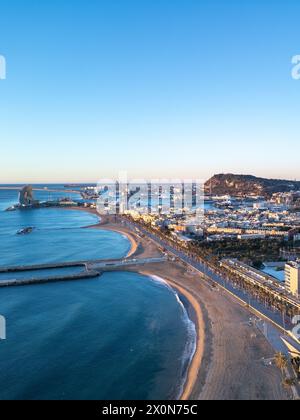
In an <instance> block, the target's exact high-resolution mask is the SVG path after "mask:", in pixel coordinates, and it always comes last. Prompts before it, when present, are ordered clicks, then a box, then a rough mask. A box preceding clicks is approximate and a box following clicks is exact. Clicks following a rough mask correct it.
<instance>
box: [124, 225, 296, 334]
mask: <svg viewBox="0 0 300 420" xmlns="http://www.w3.org/2000/svg"><path fill="white" fill-rule="evenodd" d="M123 223H124V224H126V225H127V226H128V227H129V228H130V229H132V230H133V231H136V230H138V231H139V232H141V233H142V234H143V235H145V236H148V237H149V238H150V239H152V240H153V241H155V242H156V243H157V244H159V245H160V246H161V247H163V248H165V249H166V250H167V251H168V252H169V253H171V254H173V255H174V256H175V257H177V258H179V259H180V260H181V261H183V262H184V263H186V264H188V265H190V266H191V267H192V268H194V269H195V270H197V271H199V272H200V273H201V274H202V275H204V276H206V277H208V278H210V279H211V280H213V281H214V282H215V283H216V284H218V285H219V286H221V287H222V288H223V289H225V290H226V291H227V292H229V293H230V294H231V295H233V296H235V297H236V298H237V299H239V301H241V302H242V303H244V305H245V306H248V307H249V309H252V310H255V311H256V312H259V313H260V314H261V315H262V316H264V317H265V318H267V319H268V320H270V321H271V322H272V323H274V324H275V325H276V326H277V327H279V328H280V329H281V330H282V332H283V333H284V332H285V331H286V330H291V329H292V328H293V326H292V324H291V323H290V322H289V320H287V319H286V317H285V316H284V315H282V314H279V313H278V311H275V310H272V309H270V308H267V307H265V306H264V305H263V304H262V303H260V302H259V301H257V300H255V299H254V298H253V297H252V296H251V295H250V294H249V293H247V292H245V291H244V290H242V289H239V288H237V287H235V286H233V285H232V284H231V283H230V282H228V281H227V280H226V279H225V278H223V277H221V276H219V275H218V274H216V273H215V272H214V271H212V270H211V269H210V268H209V267H208V266H207V265H206V264H204V263H201V262H199V261H195V260H194V259H193V258H192V257H190V256H189V255H187V254H186V253H185V252H183V251H181V250H179V249H177V248H175V247H174V246H172V245H171V244H170V243H169V242H167V241H164V240H163V239H161V238H160V237H158V236H157V235H155V234H154V233H152V232H149V231H148V230H147V229H145V228H143V227H142V226H140V225H136V224H134V223H132V222H130V221H128V220H127V219H126V220H124V219H123Z"/></svg>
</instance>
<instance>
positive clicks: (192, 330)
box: [150, 275, 197, 398]
mask: <svg viewBox="0 0 300 420" xmlns="http://www.w3.org/2000/svg"><path fill="white" fill-rule="evenodd" d="M150 277H151V279H152V280H153V281H154V282H156V283H158V284H160V285H162V286H164V287H167V288H168V289H169V290H170V291H172V293H173V294H174V295H175V298H176V300H177V302H178V304H179V305H180V307H181V309H182V318H183V321H184V323H185V325H186V327H187V332H188V339H187V342H186V345H185V349H184V352H183V356H182V381H181V383H180V387H179V390H178V395H177V398H180V396H181V395H182V393H183V390H184V385H185V383H186V381H187V376H188V369H189V366H190V364H191V362H192V360H193V358H194V356H195V353H196V349H197V330H196V325H195V323H194V322H193V321H192V320H191V319H190V317H189V315H188V311H187V309H186V307H185V306H184V304H183V302H182V301H181V299H180V297H179V295H178V293H177V291H176V290H175V289H173V288H172V287H171V286H170V285H169V283H168V282H167V281H166V280H164V279H163V278H161V277H159V276H155V275H152V276H150Z"/></svg>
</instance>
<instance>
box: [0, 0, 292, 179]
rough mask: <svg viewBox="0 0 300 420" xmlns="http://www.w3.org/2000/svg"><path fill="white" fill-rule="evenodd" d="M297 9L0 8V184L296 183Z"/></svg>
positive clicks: (132, 2) (266, 2)
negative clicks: (120, 179) (135, 180)
mask: <svg viewBox="0 0 300 420" xmlns="http://www.w3.org/2000/svg"><path fill="white" fill-rule="evenodd" d="M299 16H300V2H299V0H285V1H284V0H280V1H276V0H251V1H250V0H248V1H246V0H245V1H241V0H226V1H224V0H51V1H40V0H1V8H0V55H3V56H5V57H6V60H7V80H5V81H0V139H1V169H0V182H1V183H3V182H50V181H52V182H58V181H62V182H69V181H70V182H71V181H72V182H79V181H83V182H86V181H96V180H97V179H99V178H103V177H113V176H116V175H117V173H118V171H119V170H127V171H128V172H129V175H130V176H139V177H142V176H144V177H151V176H152V177H153V176H156V177H162V176H169V177H170V176H172V177H174V176H177V177H191V176H193V177H198V178H201V177H202V178H206V177H209V176H211V175H213V174H214V173H219V172H236V173H251V174H255V175H262V176H270V177H289V178H299V179H300V173H299V156H300V138H299V137H300V134H299V120H300V81H296V80H293V79H292V77H291V68H292V64H291V59H292V56H294V55H296V54H300V32H299Z"/></svg>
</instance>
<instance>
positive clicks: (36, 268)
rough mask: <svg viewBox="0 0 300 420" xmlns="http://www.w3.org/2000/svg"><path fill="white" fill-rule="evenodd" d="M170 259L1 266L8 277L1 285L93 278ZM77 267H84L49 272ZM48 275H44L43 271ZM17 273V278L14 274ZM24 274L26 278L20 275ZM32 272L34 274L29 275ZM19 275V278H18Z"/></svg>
mask: <svg viewBox="0 0 300 420" xmlns="http://www.w3.org/2000/svg"><path fill="white" fill-rule="evenodd" d="M167 260H168V258H167V257H160V258H131V259H130V258H124V259H115V260H91V261H75V262H70V263H57V264H40V265H31V266H15V267H1V268H0V275H2V277H3V275H4V277H5V274H7V276H8V277H10V278H7V279H5V278H4V279H3V280H0V287H11V286H25V285H33V284H43V283H51V282H60V281H75V280H83V279H92V278H96V277H99V276H100V275H101V274H102V273H104V272H107V271H124V270H129V271H136V270H137V269H138V268H139V267H143V266H145V265H148V264H157V263H164V262H166V261H167ZM67 268H69V269H70V270H71V269H76V268H82V271H80V272H76V273H69V274H59V273H57V272H56V273H55V274H54V275H51V274H49V273H48V272H49V271H51V270H56V271H57V270H60V269H61V270H63V269H67ZM43 272H44V273H46V275H44V276H43V275H42V273H43ZM14 273H15V275H16V278H14V277H13V275H14ZM22 273H23V274H24V278H23V277H22V276H20V275H22ZM28 273H32V276H28ZM17 276H18V277H19V278H17Z"/></svg>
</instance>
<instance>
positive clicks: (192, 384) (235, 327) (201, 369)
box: [82, 209, 289, 400]
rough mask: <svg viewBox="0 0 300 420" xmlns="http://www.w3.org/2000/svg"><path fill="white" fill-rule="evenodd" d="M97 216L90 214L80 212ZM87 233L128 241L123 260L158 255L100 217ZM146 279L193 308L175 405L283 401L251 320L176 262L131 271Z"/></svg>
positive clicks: (268, 353)
mask: <svg viewBox="0 0 300 420" xmlns="http://www.w3.org/2000/svg"><path fill="white" fill-rule="evenodd" d="M82 210H84V211H89V212H90V213H93V214H96V215H98V214H97V212H96V210H86V209H82ZM90 228H97V229H106V230H112V231H116V232H119V233H122V234H124V235H126V236H127V237H128V239H129V240H130V242H131V251H130V252H129V256H135V257H141V258H148V257H157V256H161V255H162V253H161V249H160V248H159V247H158V246H157V244H156V243H155V242H154V241H152V240H150V239H149V238H147V237H140V236H138V235H137V234H136V232H133V231H131V230H130V229H129V228H127V227H126V226H124V225H123V224H121V223H116V221H115V218H114V217H111V216H109V217H106V216H105V217H102V218H101V221H100V222H99V223H98V224H96V225H95V226H91V227H90ZM130 271H136V272H140V273H141V274H144V275H147V276H153V275H155V276H158V277H160V278H162V279H164V280H165V281H166V282H167V283H168V284H169V285H170V286H171V287H172V288H174V289H175V290H176V291H178V293H180V294H181V295H183V296H184V297H185V298H186V299H187V300H188V302H189V303H190V305H191V306H192V308H193V314H194V317H193V318H194V319H193V321H194V322H195V325H196V327H197V349H196V352H195V355H194V357H193V360H192V362H191V364H190V366H189V370H188V375H187V380H186V383H185V386H184V390H183V393H182V396H181V400H286V399H288V398H289V396H288V394H287V392H286V391H285V390H284V388H283V386H282V378H281V373H280V371H279V370H278V369H277V368H276V367H275V366H266V365H265V364H264V363H263V361H264V359H268V358H271V357H274V350H273V349H272V347H271V346H270V344H269V343H268V341H267V340H266V339H265V337H264V336H263V335H262V333H261V332H260V331H259V330H258V329H257V328H256V327H255V326H253V325H250V323H249V319H250V317H251V316H252V315H251V314H250V313H249V312H248V310H247V308H246V307H242V306H241V305H240V304H239V303H238V302H237V301H236V300H235V299H234V298H233V297H232V296H230V295H228V294H226V292H224V291H222V290H219V289H217V288H215V287H214V286H213V284H212V283H210V282H209V281H207V279H204V277H203V276H202V275H201V274H200V273H199V272H196V271H194V270H192V269H191V268H189V267H187V266H186V265H184V264H183V263H181V262H171V261H167V262H165V263H155V264H148V265H147V266H146V267H145V269H140V268H137V269H136V270H135V269H134V268H131V269H130Z"/></svg>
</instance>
